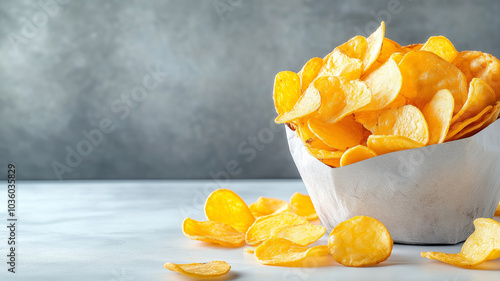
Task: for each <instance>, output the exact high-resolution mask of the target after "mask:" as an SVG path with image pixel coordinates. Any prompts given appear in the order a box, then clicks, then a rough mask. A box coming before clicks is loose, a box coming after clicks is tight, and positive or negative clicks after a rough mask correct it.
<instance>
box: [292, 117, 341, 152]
mask: <svg viewBox="0 0 500 281" xmlns="http://www.w3.org/2000/svg"><path fill="white" fill-rule="evenodd" d="M297 134H298V136H299V138H300V139H301V140H302V142H303V143H304V145H305V146H306V147H310V148H316V149H323V150H332V149H334V148H333V147H330V146H328V145H327V144H326V143H324V142H323V141H322V140H321V139H320V138H318V136H316V135H315V134H314V133H313V132H312V131H311V129H309V126H308V125H307V120H301V121H300V122H299V125H298V127H297Z"/></svg>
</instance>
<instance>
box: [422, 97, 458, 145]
mask: <svg viewBox="0 0 500 281" xmlns="http://www.w3.org/2000/svg"><path fill="white" fill-rule="evenodd" d="M454 104H455V102H454V101H453V95H452V94H451V93H450V91H448V90H447V89H442V90H439V91H438V92H437V93H436V94H435V95H434V97H433V98H432V100H431V101H430V102H429V103H428V104H427V105H426V106H425V107H424V110H423V111H422V113H423V114H424V117H425V120H426V121H427V125H429V143H428V145H431V144H437V143H442V142H443V141H444V140H445V138H446V135H447V134H448V130H449V129H450V124H451V118H452V116H453V106H454Z"/></svg>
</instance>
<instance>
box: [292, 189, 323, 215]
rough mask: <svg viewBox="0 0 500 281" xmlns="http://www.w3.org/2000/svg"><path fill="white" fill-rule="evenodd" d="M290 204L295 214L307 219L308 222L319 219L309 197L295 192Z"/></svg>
mask: <svg viewBox="0 0 500 281" xmlns="http://www.w3.org/2000/svg"><path fill="white" fill-rule="evenodd" d="M290 204H291V205H292V209H293V211H294V213H296V214H297V215H299V216H301V217H304V218H307V219H308V220H315V219H317V218H318V214H316V210H315V209H314V205H313V203H312V201H311V197H309V195H304V194H300V193H299V192H295V193H294V194H293V195H292V197H291V198H290Z"/></svg>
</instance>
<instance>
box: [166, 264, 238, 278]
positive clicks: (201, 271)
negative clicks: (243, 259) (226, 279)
mask: <svg viewBox="0 0 500 281" xmlns="http://www.w3.org/2000/svg"><path fill="white" fill-rule="evenodd" d="M163 267H165V268H166V269H168V270H171V271H175V272H179V273H182V274H184V275H188V276H191V277H200V278H203V277H216V276H221V275H224V274H226V273H228V272H229V270H230V269H231V266H230V265H229V264H227V263H226V262H225V261H211V262H208V263H188V264H175V263H170V262H167V263H166V264H165V265H163Z"/></svg>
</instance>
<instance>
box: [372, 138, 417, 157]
mask: <svg viewBox="0 0 500 281" xmlns="http://www.w3.org/2000/svg"><path fill="white" fill-rule="evenodd" d="M367 146H368V148H370V149H371V150H373V151H374V152H375V153H377V155H382V154H386V153H391V152H396V151H401V150H406V149H412V148H419V147H422V146H424V145H423V144H422V143H419V142H416V141H414V140H412V139H409V138H407V137H403V136H397V135H389V136H387V135H371V136H369V137H368V141H367Z"/></svg>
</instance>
